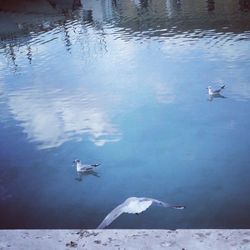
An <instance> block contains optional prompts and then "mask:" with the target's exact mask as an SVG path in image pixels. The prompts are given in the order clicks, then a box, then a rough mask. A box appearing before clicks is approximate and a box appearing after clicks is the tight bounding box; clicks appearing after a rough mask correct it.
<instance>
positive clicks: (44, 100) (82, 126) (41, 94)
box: [8, 89, 121, 149]
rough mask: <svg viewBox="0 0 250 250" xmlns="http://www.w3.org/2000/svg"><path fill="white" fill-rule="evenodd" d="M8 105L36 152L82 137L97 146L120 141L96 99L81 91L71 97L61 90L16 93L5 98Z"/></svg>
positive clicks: (113, 126)
mask: <svg viewBox="0 0 250 250" xmlns="http://www.w3.org/2000/svg"><path fill="white" fill-rule="evenodd" d="M58 92H60V93H58ZM8 104H9V109H10V112H11V113H12V115H13V116H14V118H15V119H16V120H17V121H19V122H20V124H21V126H22V127H23V129H24V132H25V133H27V136H28V139H29V140H30V141H34V142H36V143H38V144H39V148H40V149H45V148H53V147H57V146H60V145H62V144H63V143H64V142H66V141H69V140H72V139H74V140H82V139H83V137H84V136H87V137H88V139H89V140H91V141H92V142H93V143H94V144H95V145H97V146H103V145H105V144H106V143H108V142H116V141H119V140H120V139H121V134H120V132H119V130H118V128H117V127H116V126H115V125H114V124H112V122H111V121H110V119H109V117H108V115H107V114H106V113H105V110H103V109H102V107H101V106H100V105H99V104H98V102H96V97H94V96H91V95H90V94H88V93H87V92H86V91H84V90H83V89H81V90H78V91H76V92H75V93H71V94H66V93H64V92H62V91H61V90H57V91H55V90H54V91H50V92H47V91H44V90H39V89H26V90H17V91H14V92H12V93H11V95H10V96H9V102H8Z"/></svg>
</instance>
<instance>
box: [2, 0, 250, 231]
mask: <svg viewBox="0 0 250 250" xmlns="http://www.w3.org/2000/svg"><path fill="white" fill-rule="evenodd" d="M249 8H250V5H249V2H248V1H242V0H240V1H233V0H231V1H227V2H225V1H222V0H215V1H202V0H196V1H191V0H190V1H189V0H186V1H182V0H181V1H174V0H166V1H162V0H157V1H156V0H151V1H149V0H148V1H147V0H144V1H139V0H123V1H118V0H113V1H111V0H107V1H104V0H99V1H98V0H89V1H88V0H85V1H79V0H78V1H77V0H75V1H73V0H72V1H71V0H51V1H45V0H39V1H35V2H30V1H16V0H11V1H8V3H4V4H3V3H1V4H0V9H1V11H0V38H1V41H0V172H1V175H0V214H1V218H0V227H1V228H96V227H97V226H98V224H99V223H100V222H101V221H102V219H103V218H104V217H105V215H106V214H107V213H108V212H109V211H111V210H112V209H113V208H114V207H115V206H117V205H118V204H119V203H121V202H122V201H123V200H124V199H126V198H128V197H130V196H147V197H153V198H156V199H160V200H163V201H167V202H172V203H178V204H184V205H186V206H187V209H186V210H184V211H174V210H170V209H169V210H166V209H163V208H159V207H151V208H150V209H149V210H147V211H146V212H145V213H144V214H142V215H140V216H133V215H122V216H121V217H119V218H118V219H117V220H116V221H115V222H114V223H113V224H112V225H111V226H110V228H159V229H160V228H170V229H173V228H249V227H250V217H249V209H250V199H249V197H250V189H249V179H250V169H249V162H250V155H249V149H250V133H249V127H250V118H249V110H250V83H249V81H250V71H249V66H250V53H249V52H250V43H249V40H250V13H249ZM221 84H226V88H225V90H224V92H223V96H224V97H225V98H214V99H213V100H209V99H208V96H207V89H206V88H207V86H209V85H211V86H212V87H213V88H217V87H219V86H220V85H221ZM76 158H79V159H81V160H82V161H83V162H86V163H99V162H100V163H101V166H100V167H99V168H98V170H97V173H98V175H88V176H83V177H82V179H81V180H78V179H77V174H76V171H75V169H74V168H73V167H72V166H71V163H72V161H73V160H74V159H76Z"/></svg>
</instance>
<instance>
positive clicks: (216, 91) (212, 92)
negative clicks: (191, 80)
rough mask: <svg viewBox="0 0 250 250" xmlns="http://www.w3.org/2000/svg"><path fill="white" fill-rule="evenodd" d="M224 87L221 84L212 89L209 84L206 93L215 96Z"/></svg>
mask: <svg viewBox="0 0 250 250" xmlns="http://www.w3.org/2000/svg"><path fill="white" fill-rule="evenodd" d="M224 88H225V85H222V86H221V87H220V88H219V89H216V90H213V89H212V87H211V86H208V87H207V89H208V95H210V96H216V95H220V92H221V90H223V89H224Z"/></svg>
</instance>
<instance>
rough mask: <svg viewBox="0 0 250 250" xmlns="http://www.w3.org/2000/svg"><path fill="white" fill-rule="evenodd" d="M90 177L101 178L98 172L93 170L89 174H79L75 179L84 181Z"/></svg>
mask: <svg viewBox="0 0 250 250" xmlns="http://www.w3.org/2000/svg"><path fill="white" fill-rule="evenodd" d="M88 175H93V176H95V177H98V178H99V177H100V175H99V174H98V173H97V172H96V171H94V170H91V171H88V172H85V173H82V172H77V177H76V178H75V180H77V181H82V180H83V178H84V177H85V176H88Z"/></svg>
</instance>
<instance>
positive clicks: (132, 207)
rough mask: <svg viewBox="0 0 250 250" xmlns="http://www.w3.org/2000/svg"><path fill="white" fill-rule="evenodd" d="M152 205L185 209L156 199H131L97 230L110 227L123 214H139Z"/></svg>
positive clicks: (112, 213)
mask: <svg viewBox="0 0 250 250" xmlns="http://www.w3.org/2000/svg"><path fill="white" fill-rule="evenodd" d="M151 205H157V206H162V207H170V208H175V209H184V208H185V206H178V205H172V204H169V203H165V202H163V201H159V200H156V199H151V198H146V197H140V198H139V197H130V198H128V199H126V200H125V201H124V202H123V203H122V204H120V205H119V206H117V207H116V208H115V209H113V210H112V211H111V212H110V213H109V214H108V215H107V216H106V217H105V218H104V220H103V221H102V223H101V224H100V225H99V226H98V227H97V229H103V228H105V227H107V226H108V225H110V224H111V223H112V222H113V221H114V220H115V219H116V218H117V217H119V216H120V215H121V214H122V213H129V214H139V213H141V212H143V211H145V210H146V209H147V208H149V207H150V206H151Z"/></svg>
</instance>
